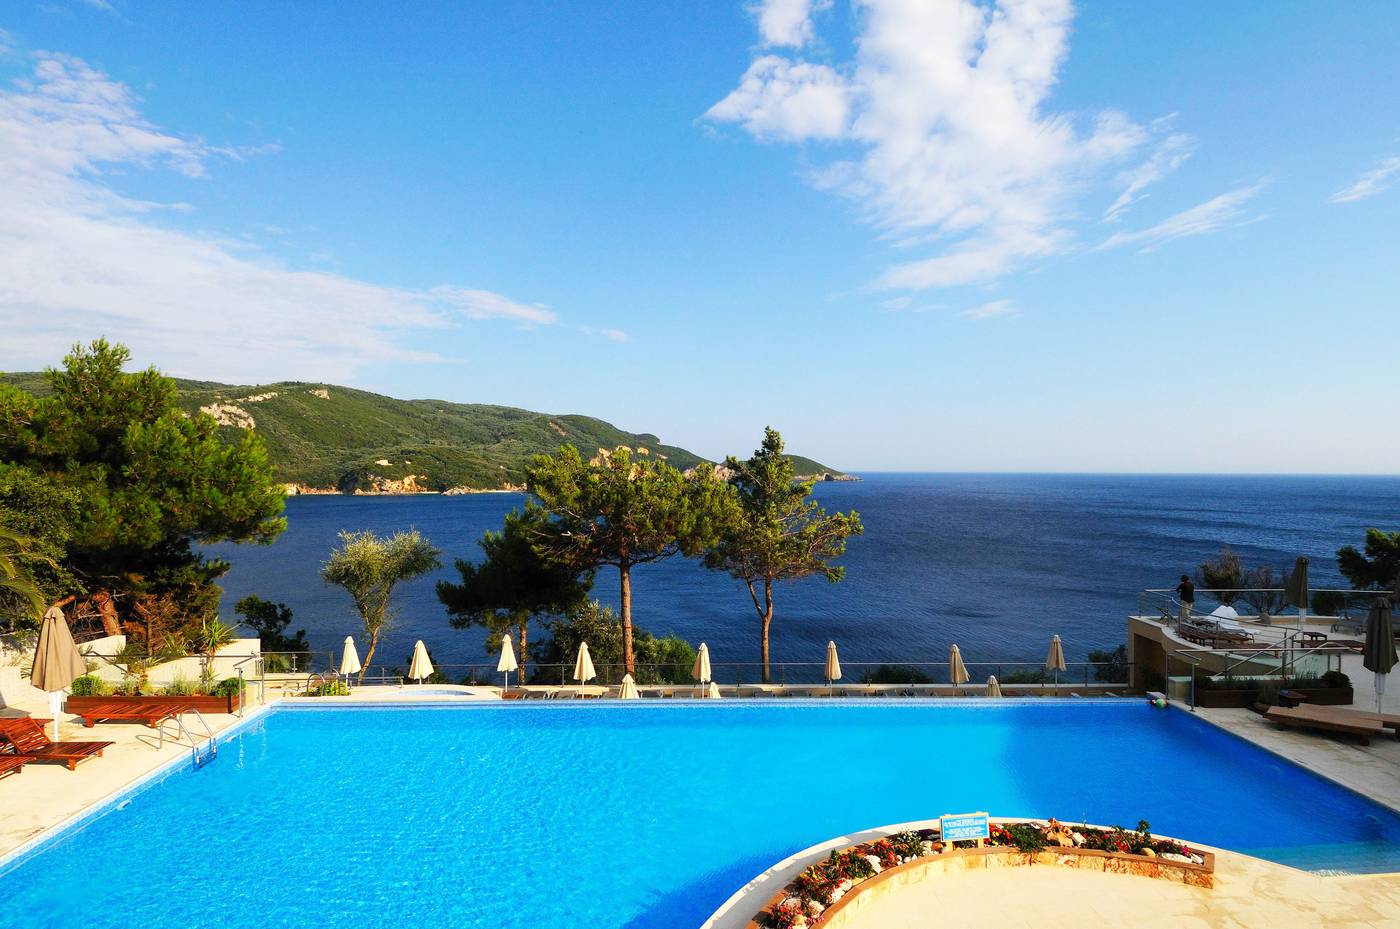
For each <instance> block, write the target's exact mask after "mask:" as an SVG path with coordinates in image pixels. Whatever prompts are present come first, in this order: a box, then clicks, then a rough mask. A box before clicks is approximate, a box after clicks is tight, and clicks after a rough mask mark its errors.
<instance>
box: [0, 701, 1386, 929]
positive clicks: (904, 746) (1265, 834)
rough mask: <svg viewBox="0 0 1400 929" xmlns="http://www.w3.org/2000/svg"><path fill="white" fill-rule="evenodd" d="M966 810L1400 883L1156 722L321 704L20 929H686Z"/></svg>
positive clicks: (193, 777) (1271, 761) (114, 837)
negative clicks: (839, 855) (746, 888)
mask: <svg viewBox="0 0 1400 929" xmlns="http://www.w3.org/2000/svg"><path fill="white" fill-rule="evenodd" d="M99 763H100V762H92V764H99ZM966 810H989V811H991V812H992V813H993V814H995V815H1007V816H1016V815H1026V816H1052V815H1053V816H1059V817H1062V818H1068V819H1084V820H1088V821H1091V822H1098V823H1107V824H1114V823H1122V824H1125V825H1129V826H1132V825H1134V824H1136V823H1137V821H1138V819H1139V818H1145V819H1147V820H1149V821H1150V822H1151V823H1152V826H1153V828H1154V830H1156V831H1159V832H1161V833H1163V834H1168V835H1175V836H1179V837H1182V838H1186V839H1188V840H1190V839H1195V840H1198V841H1201V842H1204V843H1208V844H1214V845H1220V846H1223V847H1225V848H1231V849H1235V850H1239V851H1245V852H1249V853H1251V854H1255V855H1259V856H1261V857H1265V858H1271V859H1273V860H1275V861H1281V862H1285V863H1287V864H1291V865H1295V866H1298V867H1304V868H1340V869H1345V870H1351V871H1389V870H1400V816H1397V814H1395V813H1394V812H1391V811H1388V810H1386V809H1385V808H1383V807H1380V806H1377V805H1375V804H1372V803H1370V802H1368V801H1366V800H1364V799H1363V798H1361V797H1359V796H1357V795H1355V794H1352V793H1350V792H1349V791H1346V790H1343V789H1341V788H1339V787H1337V786H1335V785H1333V784H1332V783H1330V782H1328V781H1325V780H1322V779H1320V778H1318V777H1315V776H1313V775H1311V774H1309V773H1308V772H1306V771H1304V770H1302V769H1301V768H1298V767H1296V766H1294V765H1291V764H1289V763H1287V762H1284V761H1282V760H1280V759H1278V758H1276V757H1275V756H1273V755H1271V754H1269V753H1267V752H1264V751H1262V750H1260V749H1258V748H1255V747H1254V746H1252V745H1250V744H1248V743H1246V742H1243V741H1242V740H1240V739H1237V738H1235V737H1234V736H1231V735H1229V734H1227V733H1224V732H1222V731H1220V730H1217V729H1216V728H1214V727H1212V726H1210V725H1208V724H1206V723H1203V722H1202V721H1200V720H1198V719H1195V718H1193V717H1191V716H1190V714H1188V713H1185V712H1181V711H1178V710H1174V709H1173V710H1166V711H1162V710H1153V709H1151V708H1149V707H1147V706H1146V705H1143V704H1139V703H1137V702H1127V701H1124V702H1117V701H1107V700H1105V701H1073V702H1070V701H1053V700H1034V701H1027V702H1016V701H996V702H994V701H986V702H982V701H976V702H975V703H974V702H971V701H969V702H968V703H965V704H963V703H959V704H949V703H946V702H939V703H937V704H936V705H929V704H917V703H903V702H893V701H891V702H881V703H879V704H856V705H834V704H823V703H817V702H813V703H811V704H803V703H795V704H778V705H773V704H771V703H766V702H765V703H762V704H758V703H743V704H741V703H738V702H737V701H729V702H723V701H721V702H719V703H714V704H678V705H654V704H641V705H637V704H632V705H620V704H617V703H612V704H596V705H591V706H578V705H562V706H561V705H549V704H543V705H538V706H531V705H526V704H521V705H513V706H501V705H490V706H463V705H462V704H460V703H454V704H451V705H442V706H430V707H425V706H423V705H422V704H419V705H416V706H406V705H399V706H375V707H344V708H324V707H316V706H308V705H305V704H303V705H299V706H294V707H291V706H289V707H284V708H278V709H274V710H273V711H271V712H269V713H267V714H265V715H264V716H262V717H260V718H259V719H257V720H255V721H252V722H250V723H249V724H248V725H246V726H245V727H244V728H243V729H242V730H241V731H239V732H238V733H236V734H235V735H232V736H231V737H229V738H228V739H227V740H226V741H225V742H224V744H223V746H222V748H221V750H220V753H219V757H218V758H217V759H216V760H215V761H213V762H212V763H210V764H208V765H206V766H205V767H203V768H201V769H199V770H194V769H193V768H192V767H190V766H189V765H181V766H180V767H179V769H178V770H175V771H173V772H172V773H170V774H169V775H167V776H165V777H163V778H161V779H160V780H158V781H155V782H152V783H150V784H149V785H148V786H146V787H145V788H144V789H142V790H140V791H138V792H136V793H134V794H133V795H132V796H131V797H130V798H128V801H127V802H123V803H120V804H115V805H113V807H112V808H110V809H109V810H107V811H106V812H104V813H103V814H102V815H99V816H96V817H93V818H92V819H90V820H88V821H87V822H86V823H84V824H83V825H82V826H81V828H77V829H74V830H69V831H68V832H66V833H64V834H62V835H61V836H60V837H58V838H57V839H56V840H55V841H53V842H51V843H49V844H46V845H45V846H43V847H41V848H39V849H36V850H34V851H33V852H31V853H30V854H28V855H26V856H24V857H22V858H21V859H19V860H17V861H14V862H11V863H10V864H9V865H8V866H7V867H5V868H4V869H3V870H0V899H3V900H5V901H6V903H5V906H3V907H0V926H3V927H10V926H14V927H19V926H24V927H27V929H33V927H36V926H74V925H81V926H83V927H84V929H106V927H123V929H126V927H131V926H140V927H142V929H175V927H180V929H185V927H189V926H192V925H193V926H228V927H238V926H258V927H264V926H289V927H298V929H301V927H305V926H307V925H314V924H320V923H323V922H327V921H329V922H331V923H332V924H337V925H339V924H344V925H349V926H380V925H386V924H389V923H407V924H413V925H419V926H425V927H439V926H453V927H456V929H475V927H492V929H513V927H519V929H527V927H528V929H537V927H549V926H571V927H572V926H577V927H589V929H643V927H661V929H686V927H692V926H696V925H698V924H699V923H700V922H701V921H702V920H703V919H704V918H705V917H707V916H708V915H709V914H710V913H711V912H712V911H713V910H714V909H715V907H717V906H718V905H719V904H720V903H722V902H723V901H724V900H725V899H726V898H727V897H728V896H729V895H730V893H732V892H733V891H734V890H735V889H737V888H738V887H739V886H740V885H741V884H743V883H744V882H745V881H746V880H748V879H749V878H751V877H752V876H753V875H754V874H756V873H757V872H759V871H761V870H763V869H764V868H766V867H768V866H769V865H770V864H772V863H774V862H775V861H777V860H779V859H781V858H783V857H785V856H786V855H788V854H790V853H792V852H794V851H797V850H800V849H802V848H805V847H807V846H809V845H811V844H814V843H816V842H819V841H822V840H824V839H827V838H831V837H833V836H837V835H842V834H845V833H849V832H851V831H854V830H857V829H861V828H866V827H870V826H876V825H882V824H886V823H895V822H903V821H906V820H912V819H922V818H928V817H933V816H937V815H939V814H940V813H946V812H958V811H966ZM78 888H85V891H84V892H83V893H81V894H79V893H77V892H76V890H77V889H78Z"/></svg>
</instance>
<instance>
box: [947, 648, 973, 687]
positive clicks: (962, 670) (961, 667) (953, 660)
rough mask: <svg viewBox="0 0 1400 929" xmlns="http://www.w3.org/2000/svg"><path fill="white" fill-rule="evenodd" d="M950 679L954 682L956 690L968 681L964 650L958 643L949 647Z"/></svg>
mask: <svg viewBox="0 0 1400 929" xmlns="http://www.w3.org/2000/svg"><path fill="white" fill-rule="evenodd" d="M948 680H950V681H952V682H953V687H954V692H956V688H957V686H958V685H959V684H966V683H967V682H968V676H967V665H965V664H963V660H962V652H961V651H959V649H958V647H957V645H954V646H953V647H952V648H950V649H948Z"/></svg>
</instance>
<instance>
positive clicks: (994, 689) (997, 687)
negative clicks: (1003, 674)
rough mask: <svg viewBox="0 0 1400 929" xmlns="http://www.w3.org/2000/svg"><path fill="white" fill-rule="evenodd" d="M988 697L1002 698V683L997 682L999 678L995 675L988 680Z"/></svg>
mask: <svg viewBox="0 0 1400 929" xmlns="http://www.w3.org/2000/svg"><path fill="white" fill-rule="evenodd" d="M987 696H989V697H1000V696H1001V683H1000V682H999V681H998V680H997V676H996V675H995V674H993V675H992V676H991V677H989V678H987Z"/></svg>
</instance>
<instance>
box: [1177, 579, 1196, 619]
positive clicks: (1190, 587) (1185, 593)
mask: <svg viewBox="0 0 1400 929" xmlns="http://www.w3.org/2000/svg"><path fill="white" fill-rule="evenodd" d="M1176 598H1177V599H1178V600H1180V601H1181V621H1182V622H1184V623H1185V622H1190V621H1191V607H1193V606H1195V605H1196V585H1195V584H1193V583H1191V578H1189V577H1187V576H1186V575H1185V574H1183V575H1181V583H1180V584H1177V585H1176Z"/></svg>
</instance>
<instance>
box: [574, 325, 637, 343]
mask: <svg viewBox="0 0 1400 929" xmlns="http://www.w3.org/2000/svg"><path fill="white" fill-rule="evenodd" d="M578 331H579V332H582V333H583V334H584V335H596V336H598V337H599V338H603V339H607V340H608V341H609V342H627V341H630V340H631V338H632V337H631V336H629V335H628V334H627V333H626V332H624V331H623V330H621V329H608V328H601V329H598V328H594V327H593V326H579V327H578Z"/></svg>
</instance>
